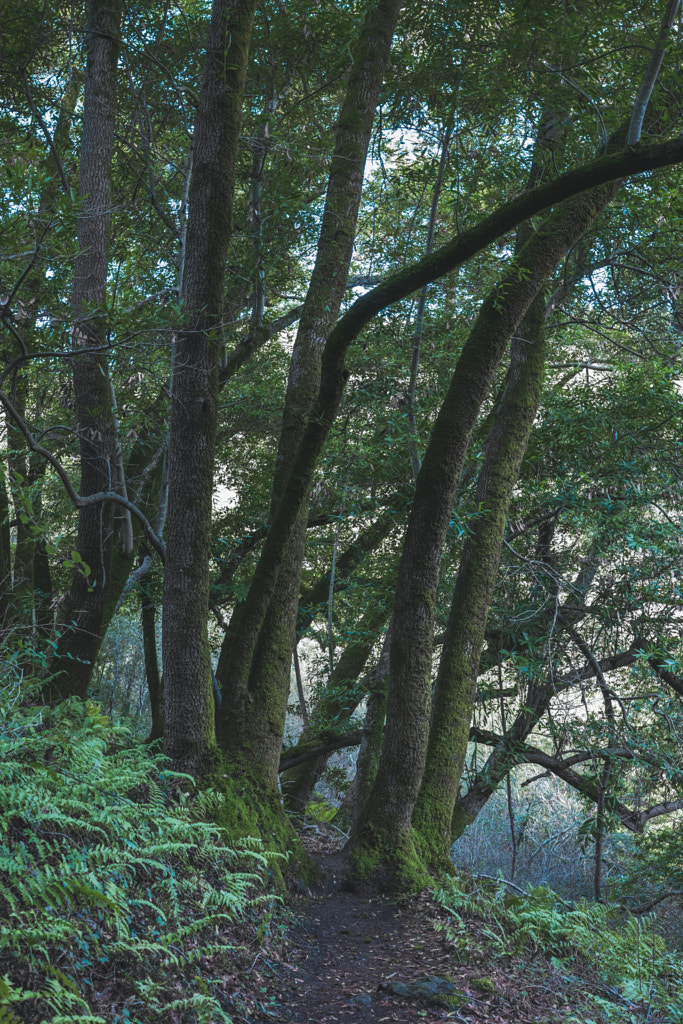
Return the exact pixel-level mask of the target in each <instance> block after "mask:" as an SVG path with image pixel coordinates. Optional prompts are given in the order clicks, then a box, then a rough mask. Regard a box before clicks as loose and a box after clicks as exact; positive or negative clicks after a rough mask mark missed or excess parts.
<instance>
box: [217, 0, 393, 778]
mask: <svg viewBox="0 0 683 1024" xmlns="http://www.w3.org/2000/svg"><path fill="white" fill-rule="evenodd" d="M400 7H401V0H379V2H373V3H371V4H370V5H369V6H368V9H367V11H366V14H365V18H364V21H363V25H362V27H361V29H360V33H359V37H358V42H357V44H356V48H355V53H354V59H353V66H352V69H351V75H350V78H349V84H348V87H347V90H346V95H345V98H344V102H343V104H342V107H341V110H340V112H339V119H338V122H337V128H336V139H335V148H334V154H333V157H332V165H331V168H330V177H329V181H328V186H327V195H326V199H325V209H324V213H323V220H322V225H321V230H320V238H319V242H318V251H317V256H316V262H315V266H314V268H313V273H312V275H311V281H310V285H309V288H308V292H307V295H306V299H305V302H304V308H303V311H302V314H301V320H300V323H299V328H298V331H297V338H296V342H295V344H294V350H293V353H292V359H291V364H290V370H289V378H288V382H287V394H286V397H285V406H284V411H283V418H282V427H281V432H280V440H279V444H278V454H277V461H276V466H275V475H274V481H273V494H272V501H271V517H272V516H274V515H275V513H276V510H277V509H278V507H279V506H280V504H281V502H282V500H283V494H284V490H285V485H286V483H287V480H288V478H289V475H290V471H291V467H292V462H293V460H294V457H295V454H296V452H297V450H298V448H299V446H300V444H301V441H302V438H303V434H304V430H305V427H306V423H307V420H308V418H309V416H310V414H311V412H312V409H313V406H314V404H315V400H316V397H317V395H318V390H319V386H320V375H321V356H322V352H323V348H324V345H325V339H326V337H327V334H328V332H329V330H330V328H331V327H332V325H333V324H334V322H335V320H336V318H337V316H338V314H339V310H340V307H341V302H342V299H343V297H344V293H345V290H346V281H347V277H348V270H349V265H350V262H351V256H352V253H353V244H354V240H355V235H356V222H357V218H358V209H359V206H360V199H361V192H362V186H363V173H364V169H365V161H366V157H367V151H368V145H369V142H370V134H371V131H372V124H373V119H374V115H375V109H376V107H377V103H378V100H379V94H380V89H381V87H382V83H383V81H384V73H385V70H386V66H387V63H388V59H389V53H390V50H391V41H392V38H393V34H394V29H395V26H396V21H397V18H398V13H399V10H400ZM309 492H310V481H309V482H308V483H307V484H306V486H305V487H304V488H303V490H302V493H301V494H300V496H299V498H298V500H297V502H296V505H295V506H294V509H293V515H292V523H291V527H290V529H289V530H288V537H287V540H286V542H285V544H284V545H283V549H282V553H281V555H280V556H279V558H278V562H279V564H278V565H277V567H276V568H275V567H274V570H273V583H274V586H273V587H272V588H271V591H270V594H269V596H268V598H267V599H266V600H265V601H264V604H263V610H262V613H261V615H260V616H258V617H253V616H252V615H251V614H249V615H245V614H241V613H240V611H239V610H238V611H237V612H236V614H235V615H234V616H233V619H234V622H235V628H234V630H233V629H231V630H230V631H229V632H228V635H227V636H226V638H225V642H224V648H225V654H224V655H223V656H222V657H221V660H220V662H219V666H218V668H219V673H220V674H219V677H218V678H219V683H220V686H221V690H222V692H223V703H222V705H221V710H220V714H219V716H218V723H219V741H220V743H221V746H222V747H223V748H224V749H225V750H227V751H229V754H230V757H231V758H232V759H233V760H234V761H235V762H236V763H241V764H242V765H243V766H244V767H246V766H249V768H250V771H251V772H252V773H253V772H254V771H256V773H257V774H258V775H259V776H260V779H261V781H262V783H263V784H264V785H265V786H266V787H268V788H270V789H273V790H274V789H275V787H276V785H277V773H278V765H279V759H280V750H281V748H282V736H283V733H284V723H285V714H286V706H287V695H288V693H289V671H290V659H291V651H292V647H293V645H294V643H295V630H296V617H297V611H298V607H299V590H300V579H301V566H302V562H303V557H304V548H305V541H306V516H307V506H308V496H309ZM266 547H267V545H266ZM265 558H267V554H266V549H265V548H264V554H263V556H262V559H265ZM258 587H259V582H258V581H257V582H256V588H257V589H258ZM237 630H239V631H240V633H241V636H240V637H239V642H238V643H236V642H235V636H234V633H235V632H236V631H237Z"/></svg>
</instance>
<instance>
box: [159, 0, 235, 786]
mask: <svg viewBox="0 0 683 1024" xmlns="http://www.w3.org/2000/svg"><path fill="white" fill-rule="evenodd" d="M253 15H254V0H214V4H213V10H212V15H211V24H210V28H209V39H208V44H207V52H206V60H205V65H204V74H203V78H202V86H201V93H200V98H199V109H198V111H197V120H196V125H195V133H194V164H193V172H192V180H191V183H190V193H189V204H188V211H189V212H188V223H187V237H186V242H185V260H184V269H183V279H182V292H181V300H182V304H183V307H184V314H185V321H184V324H183V326H182V328H181V329H180V330H179V331H178V334H177V336H176V338H175V341H174V344H173V355H172V358H173V382H172V392H171V425H170V431H169V450H168V472H169V491H168V518H167V543H166V569H165V574H164V597H163V641H162V649H163V676H164V690H165V750H166V753H167V754H168V755H169V757H171V759H172V761H173V763H174V765H175V767H176V768H178V769H180V770H183V771H189V772H191V773H193V774H195V775H198V776H202V775H204V774H206V772H207V771H209V770H210V768H211V766H212V764H213V759H214V750H215V732H214V705H213V692H212V685H211V661H210V651H209V642H208V631H207V629H208V618H209V561H208V558H207V552H208V551H209V548H210V541H211V537H210V527H211V499H212V494H213V468H214V452H215V438H216V425H217V419H218V362H219V353H220V332H219V324H220V320H221V314H222V310H223V295H224V280H225V263H226V258H227V251H228V244H229V241H230V237H231V233H232V207H233V192H234V184H235V167H236V159H237V150H238V141H239V127H240V120H241V111H242V99H243V94H244V84H245V77H246V65H247V56H248V52H249V45H250V41H251V32H252V23H253Z"/></svg>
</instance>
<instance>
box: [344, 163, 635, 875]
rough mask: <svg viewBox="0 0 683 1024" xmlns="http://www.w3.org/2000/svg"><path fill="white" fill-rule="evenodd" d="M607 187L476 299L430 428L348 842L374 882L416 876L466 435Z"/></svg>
mask: <svg viewBox="0 0 683 1024" xmlns="http://www.w3.org/2000/svg"><path fill="white" fill-rule="evenodd" d="M616 188H617V185H616V184H614V183H609V184H606V185H603V186H600V187H598V188H595V189H592V190H590V191H589V192H586V193H584V194H583V195H580V196H577V197H576V198H574V199H571V200H568V201H566V202H565V203H563V204H561V205H560V206H559V207H558V208H557V209H556V210H554V211H553V213H551V214H549V215H548V216H547V217H546V219H545V221H544V223H543V224H542V225H541V227H540V228H539V229H538V231H537V232H536V233H535V235H534V236H533V237H532V238H531V239H530V240H529V241H528V242H527V243H526V245H525V246H524V247H523V249H522V250H521V251H520V252H519V254H518V256H517V257H516V258H515V260H514V263H513V265H512V267H511V269H510V271H508V273H507V274H506V275H505V276H504V278H503V279H502V281H501V283H500V285H499V286H498V287H497V288H496V289H495V290H494V292H493V293H492V294H491V295H490V296H489V297H488V298H487V299H486V300H485V302H484V303H483V305H482V308H481V311H480V313H479V316H478V318H477V321H476V323H475V325H474V327H473V329H472V331H471V333H470V336H469V338H468V339H467V342H466V344H465V347H464V348H463V351H462V354H461V356H460V358H459V360H458V364H457V366H456V370H455V373H454V375H453V379H452V381H451V385H450V387H449V390H448V393H447V395H446V399H445V401H444V403H443V405H442V407H441V409H440V410H439V414H438V416H437V420H436V423H435V425H434V428H433V430H432V435H431V438H430V440H429V444H428V446H427V450H426V452H425V457H424V462H423V465H422V469H421V471H420V475H419V476H418V480H417V486H416V493H415V500H414V502H413V507H412V509H411V513H410V517H409V520H408V529H407V533H406V540H405V543H404V547H403V553H402V559H401V568H400V570H399V580H398V585H397V596H396V607H395V611H394V618H393V623H392V629H393V634H392V646H391V655H390V674H389V688H388V697H387V701H388V703H387V726H386V730H385V735H384V743H383V746H382V755H381V759H380V766H379V770H378V773H377V778H376V780H375V785H374V787H373V790H372V792H371V794H370V797H369V798H368V802H367V805H366V807H365V810H364V812H363V814H362V815H361V819H360V821H359V823H358V827H357V829H356V830H355V832H354V834H353V835H352V837H351V841H350V843H349V847H348V853H349V854H350V857H351V861H352V865H353V870H354V872H355V874H356V875H357V876H360V877H365V878H367V877H368V876H372V875H374V876H375V877H376V879H377V881H378V883H379V884H388V885H392V886H393V885H399V886H400V885H408V886H411V885H412V886H415V885H421V884H423V882H424V881H425V878H426V876H425V872H424V867H423V864H422V862H421V861H420V859H419V857H418V856H417V854H416V851H415V847H414V842H413V833H412V829H411V820H412V814H413V809H414V806H415V802H416V800H417V796H418V792H419V789H420V785H421V781H422V775H423V772H424V767H425V759H426V750H427V738H428V730H429V720H430V698H431V687H430V680H429V676H430V670H431V660H432V638H433V626H434V611H435V605H436V586H437V582H438V572H439V563H440V559H441V552H442V549H443V544H444V540H445V535H446V530H447V528H448V523H449V521H450V516H451V509H452V506H453V500H454V496H455V489H456V486H457V482H458V479H459V477H460V474H461V472H462V467H463V464H464V460H465V456H466V452H467V446H468V442H469V437H470V434H471V432H472V429H473V428H474V425H475V423H476V420H477V416H478V414H479V410H480V408H481V404H482V402H483V400H484V398H485V397H486V394H487V393H488V390H489V388H490V386H491V383H492V380H493V375H494V373H495V370H496V367H497V365H498V363H499V361H500V359H501V358H502V355H503V353H504V351H505V349H506V347H507V345H508V343H509V341H510V339H511V338H512V336H513V334H514V332H515V330H516V329H517V327H518V325H519V324H520V323H521V321H522V319H523V318H524V316H525V315H526V313H527V311H528V309H529V308H530V307H531V305H532V303H533V302H534V300H535V298H536V296H537V295H538V294H539V293H540V291H541V289H542V288H543V286H544V284H545V282H546V280H547V278H548V276H549V275H550V273H551V272H552V271H553V269H554V267H555V265H556V264H557V262H558V261H559V260H560V259H561V258H562V256H563V255H564V254H565V253H566V252H567V250H568V249H569V247H570V246H571V245H572V244H573V243H574V242H575V241H576V239H577V238H579V237H580V236H581V235H582V234H583V232H584V231H586V230H587V228H588V227H589V226H590V225H591V224H592V222H593V220H594V219H595V217H596V216H597V214H598V213H599V212H600V210H602V209H603V207H604V206H605V205H606V203H607V202H609V200H610V199H611V197H612V196H613V195H614V192H615V190H616ZM449 825H450V822H449Z"/></svg>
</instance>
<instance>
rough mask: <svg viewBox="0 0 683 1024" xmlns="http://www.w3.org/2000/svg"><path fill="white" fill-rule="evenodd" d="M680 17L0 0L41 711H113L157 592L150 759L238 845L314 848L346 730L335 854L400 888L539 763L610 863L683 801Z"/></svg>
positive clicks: (19, 493)
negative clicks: (116, 662)
mask: <svg viewBox="0 0 683 1024" xmlns="http://www.w3.org/2000/svg"><path fill="white" fill-rule="evenodd" d="M660 7H661V10H657V11H653V9H652V6H651V5H648V4H640V5H636V7H633V6H632V5H630V6H628V7H627V6H626V5H625V4H623V3H622V2H616V0H614V2H610V3H607V4H602V5H600V7H599V9H596V8H595V6H594V5H592V6H588V5H586V4H584V3H581V2H577V3H575V4H563V5H548V4H540V3H536V2H534V0H524V2H522V0H512V2H503V3H496V4H494V3H491V2H489V0H480V2H475V3H471V2H468V3H463V2H457V0H443V2H439V3H432V4H428V5H425V4H418V3H411V2H407V3H405V4H403V5H402V4H401V3H400V0H372V2H369V3H368V4H363V3H358V4H356V3H345V2H340V3H336V2H332V0H319V2H317V3H316V4H305V3H299V0H292V2H288V3H286V4H285V3H281V2H278V3H271V2H270V0H268V2H266V3H264V4H262V5H258V6H257V5H255V4H254V3H253V2H252V0H213V3H212V4H209V3H200V2H197V0H180V2H178V3H174V4H170V3H166V2H165V0H163V2H155V3H153V4H150V5H145V6H144V8H143V7H136V6H132V7H130V6H125V5H123V4H122V3H121V2H120V0H89V3H88V4H87V5H75V6H74V5H70V6H65V5H63V4H59V3H56V2H51V0H50V2H47V3H44V4H37V3H33V2H31V0H29V2H27V3H23V4H21V5H15V6H14V8H13V9H12V10H10V11H7V12H5V13H6V24H5V31H4V38H3V41H2V44H1V46H0V89H1V90H2V99H3V103H2V114H0V118H1V121H0V124H1V126H2V131H1V133H0V148H1V151H2V162H3V166H4V167H5V176H4V180H3V186H2V189H0V212H1V216H2V240H3V244H2V250H1V252H0V327H1V328H2V331H1V334H2V349H1V353H2V367H1V370H0V403H1V404H2V407H3V410H4V425H3V427H2V435H1V437H0V455H1V456H2V461H1V463H0V579H1V580H2V588H1V592H0V630H1V638H2V652H3V653H2V657H3V659H4V661H5V664H6V666H7V671H8V673H11V674H13V677H16V678H20V679H21V680H22V685H23V686H24V688H25V692H26V694H27V697H26V699H27V700H29V699H30V700H31V701H37V702H39V703H40V702H44V703H46V704H59V703H60V702H61V701H64V700H65V699H67V698H71V697H76V698H81V699H85V698H87V697H88V696H89V695H91V694H92V693H93V692H94V690H95V685H96V683H95V677H94V671H95V666H96V664H97V658H98V655H99V652H100V650H101V648H102V644H103V643H104V642H105V638H106V637H107V633H108V631H109V630H111V629H113V628H115V624H116V621H117V616H121V615H122V614H124V613H127V614H130V609H131V608H135V609H136V612H135V614H137V609H139V610H140V615H141V630H142V634H143V637H144V643H143V650H141V652H140V656H141V657H144V661H145V668H146V674H147V682H148V685H149V702H150V720H151V728H152V736H153V738H155V739H161V738H162V737H163V741H164V745H165V750H166V753H167V754H168V755H169V756H170V757H171V758H172V761H173V763H174V766H175V768H177V769H178V770H180V771H186V772H189V773H191V774H194V775H195V777H196V778H197V779H198V780H199V781H200V783H201V784H204V783H205V782H206V781H207V780H209V781H211V783H212V784H217V780H219V784H220V785H221V786H222V787H223V788H224V789H226V791H227V792H228V793H229V795H230V799H229V800H228V801H227V804H226V805H225V806H226V807H231V806H232V808H233V817H234V820H232V819H231V820H230V821H229V824H230V825H231V827H232V828H233V829H234V830H237V831H242V832H244V833H245V834H255V833H260V834H262V835H264V836H269V837H273V836H274V837H275V838H272V839H271V841H272V842H274V843H275V845H278V844H279V845H280V846H281V847H282V848H286V847H287V846H289V845H292V844H293V843H294V838H293V835H292V832H291V824H290V821H289V819H288V817H287V815H286V813H285V809H284V807H286V808H287V809H288V810H291V809H295V810H296V808H297V807H301V806H302V803H303V805H305V803H306V801H307V799H308V797H309V796H310V792H311V789H312V787H313V785H314V784H315V781H316V779H317V778H318V776H319V775H320V772H321V771H322V769H323V767H324V763H325V759H326V757H327V756H328V755H329V753H330V752H331V751H332V750H334V749H339V747H341V746H342V745H343V744H344V743H348V744H352V743H353V744H355V745H358V744H359V741H360V740H361V739H362V744H361V752H360V755H359V760H358V774H357V780H356V788H355V792H356V806H355V807H354V809H353V821H354V826H353V829H352V832H351V838H350V841H349V845H348V848H347V856H348V860H349V865H350V868H349V870H350V871H351V872H352V873H354V874H355V875H356V876H357V877H360V878H363V879H366V880H369V881H371V882H373V883H375V884H379V885H382V886H388V887H394V886H403V887H406V886H407V887H416V886H417V887H419V886H420V885H421V883H422V881H423V880H424V879H425V878H426V877H427V875H426V873H427V871H434V870H438V869H440V868H443V867H444V866H446V865H447V862H448V855H449V849H450V846H451V841H452V838H457V836H459V835H460V834H461V833H462V831H463V830H464V828H465V827H466V826H467V824H468V823H470V822H472V821H473V820H474V818H475V817H476V815H477V814H478V813H479V811H480V810H481V808H482V807H483V806H484V805H485V803H486V801H487V800H488V798H489V797H490V796H491V794H492V793H493V792H494V791H495V790H496V788H497V787H498V786H500V785H501V784H502V783H503V782H504V781H505V779H506V777H507V776H508V774H509V773H510V771H511V770H512V769H513V767H514V766H516V765H518V764H522V763H528V764H532V765H537V766H538V768H539V772H548V773H552V774H554V775H556V776H557V777H559V778H561V779H564V780H565V781H566V782H568V783H569V784H570V785H571V786H572V787H574V788H575V789H576V790H577V791H578V792H579V793H581V794H582V796H583V798H584V799H585V800H586V801H587V802H588V803H589V804H590V805H591V807H592V808H593V809H592V812H591V813H592V815H593V824H592V826H591V827H592V830H593V835H594V838H595V842H596V847H597V848H598V855H597V856H596V862H597V863H598V864H599V860H600V858H599V844H600V842H601V837H602V835H603V834H604V832H605V831H606V830H607V829H609V828H612V827H616V826H617V824H619V825H621V826H624V827H626V828H628V829H630V830H632V831H634V832H641V831H642V830H643V829H644V828H645V826H646V825H647V823H648V822H649V821H652V820H654V819H656V818H660V817H662V816H664V815H669V814H672V813H674V812H675V811H677V810H678V809H679V808H681V807H683V787H682V784H683V779H682V777H681V750H680V744H681V740H680V724H681V699H682V698H683V667H682V666H681V658H682V657H683V654H682V651H681V642H680V636H681V630H680V619H681V616H680V608H681V593H680V586H681V582H680V581H681V576H680V498H681V495H680V486H681V485H680V472H681V458H680V455H681V434H680V416H681V391H680V351H681V339H682V337H683V333H682V332H683V304H682V303H683V298H682V296H683V284H681V281H682V280H683V264H682V261H681V245H680V230H681V221H682V219H683V195H682V192H681V171H680V164H681V163H682V162H683V135H682V134H681V131H680V123H681V118H680V113H681V99H682V97H681V89H680V47H681V44H680V32H679V28H680V21H679V20H678V18H679V15H678V7H679V4H678V2H677V0H670V2H669V3H668V5H666V6H665V5H664V4H663V3H662V4H661V5H660ZM157 610H160V612H161V620H162V624H161V635H162V658H161V666H159V665H158V663H157V643H156V633H155V629H156V626H155V617H156V613H157ZM299 650H300V651H301V653H302V657H303V653H304V652H305V659H304V660H305V665H306V673H307V674H306V678H305V679H304V680H302V678H301V673H300V666H299V660H298V651H299ZM143 651H144V653H143ZM297 680H298V684H299V690H298V703H299V710H300V711H301V712H302V713H303V714H304V734H303V736H302V738H301V741H300V742H299V743H298V744H297V746H296V748H295V749H294V750H285V751H284V752H283V739H284V733H285V719H286V715H287V710H288V706H289V705H290V704H291V703H292V699H293V698H291V697H290V687H292V686H294V684H295V681H297ZM304 684H305V685H304ZM363 722H364V724H363ZM470 744H475V745H476V752H477V753H476V756H475V757H474V759H473V758H472V757H471V756H470V755H469V754H468V750H469V751H470V753H471V751H472V749H473V748H472V747H471V746H469V745H470ZM283 797H284V806H283ZM231 801H232V803H231ZM245 806H246V807H248V812H247V811H245V810H244V807H245ZM221 813H223V814H228V817H229V815H230V812H228V811H226V810H225V808H224V810H223V811H222V812H221ZM226 821H227V819H226ZM596 892H597V894H598V895H599V892H600V873H599V870H598V872H597V877H596Z"/></svg>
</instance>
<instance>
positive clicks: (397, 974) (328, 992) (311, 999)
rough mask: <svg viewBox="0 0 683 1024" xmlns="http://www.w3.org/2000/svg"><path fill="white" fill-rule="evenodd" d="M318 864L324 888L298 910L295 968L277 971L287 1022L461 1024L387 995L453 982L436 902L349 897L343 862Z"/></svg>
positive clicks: (445, 1013) (440, 1011)
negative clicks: (431, 982) (396, 988)
mask: <svg viewBox="0 0 683 1024" xmlns="http://www.w3.org/2000/svg"><path fill="white" fill-rule="evenodd" d="M317 859H318V862H319V863H320V866H321V868H322V869H323V876H324V879H325V881H324V883H323V885H322V886H321V887H320V889H319V890H318V891H317V892H314V893H313V895H312V896H311V897H305V898H302V899H301V900H300V902H299V904H298V906H297V907H296V914H297V924H296V925H295V927H294V929H293V931H292V934H291V936H290V942H291V951H290V957H289V963H288V964H284V965H281V966H280V970H279V972H278V973H279V975H280V982H281V984H282V987H281V989H280V990H279V992H278V993H277V996H278V1003H279V1017H280V1020H282V1021H283V1022H290V1021H291V1022H296V1024H304V1022H305V1024H309V1022H316V1024H327V1022H328V1021H329V1022H332V1024H334V1022H335V1021H353V1022H354V1024H371V1022H373V1024H374V1022H379V1021H383V1022H387V1024H388V1022H391V1021H413V1020H415V1021H417V1020H426V1021H429V1020H443V1019H444V1018H449V1017H450V1019H454V1020H457V1019H458V1017H459V1016H460V1015H459V1014H458V1013H455V1012H454V1011H453V1010H452V1009H450V1010H446V1009H444V1008H442V1007H435V1006H429V1005H428V1004H427V1002H426V1001H425V1000H424V999H423V998H419V996H418V997H415V998H412V997H411V998H404V997H401V996H399V995H396V994H395V993H393V992H391V991H387V990H384V989H382V988H381V986H385V985H386V986H391V985H396V984H397V983H398V984H403V985H406V986H407V987H408V986H410V985H411V984H414V983H415V982H416V981H418V980H423V979H434V978H436V977H439V978H445V976H446V975H448V976H452V973H453V966H454V965H453V955H452V952H450V953H449V952H448V951H447V949H446V948H445V946H444V944H443V942H442V940H441V937H440V936H439V934H438V933H437V932H436V930H435V929H434V927H433V924H432V922H433V920H434V915H433V912H431V909H430V908H432V907H433V903H431V901H429V900H428V898H427V897H426V896H425V897H417V898H415V897H413V898H411V899H405V900H400V899H399V900H395V899H388V898H383V897H376V896H375V897H372V898H370V897H368V896H363V895H358V894H355V893H351V892H346V891H344V890H343V889H342V888H341V885H340V863H339V860H338V858H336V857H334V856H326V857H321V858H317ZM276 987H277V986H274V989H275V988H276ZM271 1019H272V1018H271ZM460 1019H461V1020H467V1018H466V1017H463V1016H460ZM264 1024H265V1022H264Z"/></svg>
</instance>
